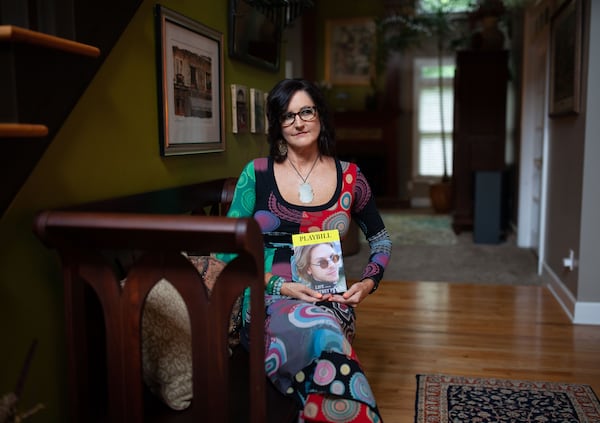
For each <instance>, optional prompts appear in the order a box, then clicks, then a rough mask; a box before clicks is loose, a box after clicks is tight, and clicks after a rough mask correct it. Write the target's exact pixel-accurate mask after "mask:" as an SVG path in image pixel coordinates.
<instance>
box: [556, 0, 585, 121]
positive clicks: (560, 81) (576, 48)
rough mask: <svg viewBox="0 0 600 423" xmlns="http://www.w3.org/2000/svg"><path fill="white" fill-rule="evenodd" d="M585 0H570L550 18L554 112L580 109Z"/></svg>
mask: <svg viewBox="0 0 600 423" xmlns="http://www.w3.org/2000/svg"><path fill="white" fill-rule="evenodd" d="M581 22H582V17H581V0H567V1H565V2H564V3H563V5H562V6H561V8H560V9H559V10H558V11H557V12H556V13H555V14H554V15H553V16H552V20H551V22H550V107H549V114H550V116H559V115H565V114H573V113H579V111H580V90H581V86H580V84H581V35H582V34H581V32H582V24H581Z"/></svg>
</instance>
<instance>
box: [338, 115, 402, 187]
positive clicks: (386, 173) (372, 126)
mask: <svg viewBox="0 0 600 423" xmlns="http://www.w3.org/2000/svg"><path fill="white" fill-rule="evenodd" d="M333 120H334V126H335V134H336V147H337V155H338V157H339V158H340V159H342V160H346V161H351V162H354V163H356V164H358V166H359V167H360V169H361V171H362V172H363V173H364V174H365V176H366V177H367V180H368V181H369V184H370V185H371V189H372V190H373V192H374V193H375V196H376V197H379V198H381V197H388V198H395V197H397V196H398V181H397V179H398V178H397V172H396V133H397V125H398V119H397V116H396V115H395V114H387V113H384V112H381V111H347V112H335V113H334V114H333Z"/></svg>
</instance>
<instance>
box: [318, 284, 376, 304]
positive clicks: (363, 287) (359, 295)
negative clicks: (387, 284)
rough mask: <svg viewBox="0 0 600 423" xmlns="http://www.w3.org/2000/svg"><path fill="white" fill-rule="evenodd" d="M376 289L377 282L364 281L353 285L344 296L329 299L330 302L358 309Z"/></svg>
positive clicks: (333, 296)
mask: <svg viewBox="0 0 600 423" xmlns="http://www.w3.org/2000/svg"><path fill="white" fill-rule="evenodd" d="M374 287H375V282H374V281H373V280H372V279H363V280H362V281H360V282H355V283H353V284H352V285H351V286H350V288H349V289H348V290H347V291H346V292H344V293H343V294H341V295H340V294H334V295H332V296H331V297H330V298H329V301H336V302H338V303H342V304H347V305H349V306H351V307H356V306H357V305H358V304H359V303H360V302H361V301H362V300H364V299H365V298H367V296H368V295H369V293H370V292H371V291H372V290H373V288H374Z"/></svg>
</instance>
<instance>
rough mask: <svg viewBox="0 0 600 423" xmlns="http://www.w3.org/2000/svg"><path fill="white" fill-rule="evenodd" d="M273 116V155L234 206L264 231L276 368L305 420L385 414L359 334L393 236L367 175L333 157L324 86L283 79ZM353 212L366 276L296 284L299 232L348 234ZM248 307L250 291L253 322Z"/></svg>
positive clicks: (243, 181)
mask: <svg viewBox="0 0 600 423" xmlns="http://www.w3.org/2000/svg"><path fill="white" fill-rule="evenodd" d="M267 116H268V124H269V132H268V137H267V139H268V142H269V146H270V150H269V157H265V158H259V159H255V160H253V161H251V162H250V163H248V164H247V165H246V167H245V168H244V169H243V171H242V173H241V174H240V177H239V180H238V183H237V187H236V191H235V195H234V198H233V202H232V205H231V208H230V210H229V213H228V215H229V216H230V217H249V216H253V217H254V218H255V219H256V220H257V222H258V223H259V225H260V227H261V229H262V232H263V234H264V243H265V250H264V256H265V272H266V274H265V306H266V322H265V331H266V333H265V336H266V340H267V351H266V362H265V368H266V372H267V376H268V377H269V378H270V380H271V381H272V382H273V384H274V385H275V386H276V387H277V388H278V389H279V390H280V391H281V392H282V393H283V394H285V395H291V396H293V397H294V398H296V399H297V400H298V402H299V404H300V405H301V411H300V415H299V421H304V422H328V421H344V422H372V421H375V422H381V417H380V415H379V411H378V409H377V405H376V402H375V399H374V397H373V394H372V392H371V388H370V386H369V384H368V382H367V380H366V378H365V376H364V373H363V372H362V370H361V368H360V364H359V362H358V359H357V357H356V355H355V353H354V350H353V349H352V346H351V342H352V339H353V337H354V321H355V315H354V307H356V306H357V305H358V304H359V303H360V302H361V301H363V300H364V299H365V298H366V297H367V296H368V295H369V294H370V293H372V292H374V291H375V290H376V289H377V286H378V284H379V281H380V280H381V278H382V276H383V271H384V268H385V266H386V264H387V263H388V260H389V257H390V253H391V242H390V238H389V236H388V233H387V231H386V229H385V227H384V224H383V221H382V219H381V217H380V215H379V212H378V210H377V208H376V206H375V201H374V198H373V193H372V191H371V189H370V187H369V184H368V183H367V181H366V179H365V177H364V175H363V174H362V173H361V172H360V170H359V169H358V167H357V166H356V165H355V164H352V163H347V162H343V161H340V160H338V159H336V158H335V157H334V153H335V143H334V133H333V129H332V127H331V125H330V120H329V116H328V113H327V108H326V105H325V101H324V99H323V97H322V95H321V92H320V91H319V90H318V88H316V87H315V86H314V85H313V84H311V83H310V82H307V81H304V80H297V79H286V80H283V81H280V82H279V83H277V84H276V85H275V86H274V87H273V89H272V90H271V91H270V93H269V97H268V99H267ZM351 218H352V219H354V220H355V221H356V222H357V223H358V225H359V226H360V228H361V229H362V231H363V232H364V234H365V236H366V238H367V240H368V242H369V245H370V249H371V254H370V258H369V263H366V267H365V270H364V272H363V274H362V277H361V279H360V281H358V282H356V283H354V284H352V285H351V286H350V287H349V288H348V290H347V291H346V292H344V293H343V294H321V293H319V292H317V291H315V290H313V289H311V288H310V287H308V286H307V285H305V284H302V283H297V282H293V281H292V270H291V264H290V262H291V257H292V255H293V249H292V239H291V238H292V235H293V234H295V233H305V232H314V231H321V230H330V229H338V230H339V232H340V236H342V238H343V237H344V236H345V234H346V233H347V231H348V226H349V224H350V219H351ZM247 305H248V298H246V299H245V301H244V307H243V309H244V311H243V316H244V320H245V322H246V324H247V321H248V316H249V314H248V310H247V308H248V307H247ZM242 339H243V337H242Z"/></svg>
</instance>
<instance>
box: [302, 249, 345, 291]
mask: <svg viewBox="0 0 600 423" xmlns="http://www.w3.org/2000/svg"><path fill="white" fill-rule="evenodd" d="M339 259H340V256H339V255H338V254H337V253H336V252H335V250H334V249H333V248H332V247H331V245H329V244H322V245H317V246H316V247H315V248H313V249H312V251H311V252H310V264H309V265H308V271H307V273H308V274H309V275H311V276H312V278H313V279H314V280H316V281H320V282H331V283H337V281H338V279H339V277H340V275H339V272H340V260H339Z"/></svg>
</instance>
